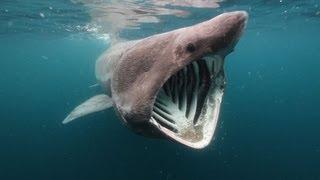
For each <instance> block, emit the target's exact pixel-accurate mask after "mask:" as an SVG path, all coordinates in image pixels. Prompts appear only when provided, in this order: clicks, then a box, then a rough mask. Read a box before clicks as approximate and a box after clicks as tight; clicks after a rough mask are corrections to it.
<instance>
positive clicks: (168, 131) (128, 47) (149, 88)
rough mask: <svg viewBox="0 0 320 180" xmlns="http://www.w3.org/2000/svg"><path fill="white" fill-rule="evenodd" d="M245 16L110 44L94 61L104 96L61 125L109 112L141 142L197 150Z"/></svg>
mask: <svg viewBox="0 0 320 180" xmlns="http://www.w3.org/2000/svg"><path fill="white" fill-rule="evenodd" d="M247 19H248V14H247V13H246V12H245V11H235V12H228V13H223V14H221V15H218V16H216V17H214V18H212V19H210V20H208V21H205V22H202V23H199V24H196V25H193V26H190V27H185V28H181V29H177V30H173V31H170V32H166V33H162V34H157V35H153V36H150V37H147V38H144V39H140V40H134V41H128V42H119V43H117V44H114V45H112V47H110V48H109V49H108V50H107V51H106V52H104V53H103V54H102V55H101V56H100V57H99V58H98V60H97V62H96V69H95V70H96V78H97V80H98V82H99V84H100V85H101V86H102V88H103V89H104V92H105V93H104V94H99V95H96V96H94V97H92V98H90V99H88V100H87V101H85V102H83V103H82V104H81V105H79V106H78V107H76V108H75V109H74V110H73V111H72V112H71V113H70V114H69V115H68V116H67V117H66V119H65V120H64V121H63V123H64V124H65V123H69V122H70V121H73V120H74V119H77V118H79V117H82V116H84V115H87V114H90V113H93V112H97V111H101V110H104V109H107V108H109V107H112V106H113V107H114V108H115V109H116V112H118V114H119V116H120V117H121V119H122V121H123V122H124V124H125V125H126V126H128V127H129V128H130V129H132V130H133V131H134V132H136V133H138V134H140V135H144V136H147V137H154V138H166V139H171V140H174V141H176V142H178V143H181V144H183V145H186V146H189V147H192V148H196V149H200V148H204V147H206V146H207V145H208V144H209V143H210V141H211V139H212V137H213V134H214V131H215V128H216V125H217V120H218V116H219V111H220V105H221V101H222V96H223V93H224V89H225V86H226V80H225V73H224V68H223V66H224V61H225V57H226V56H227V55H228V54H230V53H231V52H232V51H233V49H234V47H235V45H236V44H237V42H238V40H239V39H240V36H241V35H242V33H243V30H244V28H245V25H246V22H247Z"/></svg>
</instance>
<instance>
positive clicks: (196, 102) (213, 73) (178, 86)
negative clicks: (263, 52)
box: [150, 55, 225, 148]
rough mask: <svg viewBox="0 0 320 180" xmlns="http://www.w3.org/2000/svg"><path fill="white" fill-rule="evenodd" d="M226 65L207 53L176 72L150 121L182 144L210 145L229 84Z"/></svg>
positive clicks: (191, 145) (163, 89)
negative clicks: (226, 81)
mask: <svg viewBox="0 0 320 180" xmlns="http://www.w3.org/2000/svg"><path fill="white" fill-rule="evenodd" d="M223 64H224V60H223V58H222V57H220V56H218V55H210V56H205V57H203V58H200V59H199V60H196V61H193V62H192V63H190V64H189V65H187V66H185V67H184V68H183V69H181V70H179V71H178V72H177V73H176V74H174V75H172V76H171V77H170V78H169V79H168V80H167V81H166V82H165V84H164V85H163V86H162V87H161V89H160V90H159V92H158V95H157V97H156V101H155V103H154V107H153V111H152V117H151V119H150V122H151V123H152V124H153V125H155V126H156V127H157V128H158V129H159V130H160V131H161V132H163V133H164V134H166V135H167V136H169V137H171V138H172V139H174V140H176V141H178V142H180V143H182V144H185V145H188V146H190V147H193V148H203V147H204V146H206V145H208V144H209V143H210V141H211V139H212V136H213V133H214V130H215V127H216V124H217V120H218V116H219V110H220V104H221V99H222V95H223V91H224V87H225V76H224V70H223Z"/></svg>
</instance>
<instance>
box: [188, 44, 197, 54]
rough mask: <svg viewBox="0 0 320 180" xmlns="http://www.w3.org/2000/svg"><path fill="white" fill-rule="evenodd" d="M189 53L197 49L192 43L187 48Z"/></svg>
mask: <svg viewBox="0 0 320 180" xmlns="http://www.w3.org/2000/svg"><path fill="white" fill-rule="evenodd" d="M186 49H187V51H188V52H191V53H192V52H194V51H195V50H196V47H195V46H194V45H193V44H192V43H189V44H188V45H187V47H186Z"/></svg>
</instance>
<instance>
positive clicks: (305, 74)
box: [0, 0, 320, 180]
mask: <svg viewBox="0 0 320 180" xmlns="http://www.w3.org/2000/svg"><path fill="white" fill-rule="evenodd" d="M319 6H320V1H312V0H309V1H293V0H292V1H286V0H282V1H264V0H261V1H254V2H253V1H227V2H224V3H221V7H220V8H217V9H199V8H198V9H197V8H186V7H183V8H182V9H186V10H188V11H190V12H191V14H190V16H188V17H184V18H181V17H172V16H170V15H168V16H161V17H160V19H161V22H160V23H156V24H143V25H141V29H140V30H123V31H121V36H123V37H124V38H127V39H136V38H142V37H146V36H148V35H151V34H155V33H160V32H164V31H168V30H172V29H175V28H179V27H183V26H187V25H191V24H194V23H197V22H201V21H203V20H206V19H209V18H211V17H213V16H215V15H216V14H219V13H221V12H223V11H231V10H239V9H240V10H247V11H248V12H249V14H250V20H249V23H248V27H247V30H246V33H245V34H244V36H243V38H242V39H241V41H240V42H239V44H238V45H237V47H236V50H235V52H234V53H232V54H231V55H230V56H228V58H227V63H226V72H227V75H228V86H227V90H226V93H225V96H224V101H223V105H222V110H221V115H220V120H219V124H218V128H217V131H216V133H215V140H214V141H213V142H212V143H211V144H210V146H209V147H207V148H205V149H203V150H193V149H189V148H186V147H184V146H181V145H179V144H177V143H172V142H169V141H166V140H154V139H148V138H145V137H141V136H138V135H135V134H134V133H133V132H131V131H130V130H128V129H127V128H126V127H124V126H123V125H122V124H121V123H120V121H119V119H118V118H117V116H116V114H115V113H114V111H113V110H112V109H109V110H107V111H104V112H100V113H97V114H93V115H89V116H87V117H85V118H83V119H82V120H79V121H77V122H74V123H72V124H68V125H62V123H61V121H62V120H63V119H64V118H65V116H66V115H67V114H68V113H69V111H70V110H72V109H73V108H74V107H75V106H76V105H78V104H79V103H80V102H82V101H84V100H85V99H87V98H88V97H90V96H92V95H95V94H97V93H98V92H99V91H100V90H99V88H89V86H90V85H92V84H94V83H95V82H96V80H95V77H94V63H95V59H96V58H97V57H98V56H99V55H100V54H101V53H102V52H103V51H104V50H105V49H107V48H108V43H107V42H106V41H105V40H103V39H101V38H98V37H97V34H94V35H93V34H92V33H90V32H88V31H87V30H86V29H85V28H84V27H85V26H86V25H87V24H88V23H89V22H90V21H92V16H90V15H89V11H90V9H88V7H87V6H85V5H84V4H74V3H71V2H70V1H67V0H56V1H40V0H32V1H31V0H30V1H28V2H25V1H21V0H10V1H9V0H1V1H0V55H1V57H0V59H1V60H0V72H1V76H0V100H1V105H0V179H3V180H6V179H19V180H22V179H30V180H35V179H42V180H43V179H46V180H49V179H68V180H69V179H290V180H292V179H308V180H311V179H320V140H319V139H320V114H319V103H320V80H319V77H320V44H319V42H320V35H319V32H320V7H319ZM49 7H52V9H51V8H49ZM40 12H41V13H43V14H44V15H45V17H41V15H39V13H40Z"/></svg>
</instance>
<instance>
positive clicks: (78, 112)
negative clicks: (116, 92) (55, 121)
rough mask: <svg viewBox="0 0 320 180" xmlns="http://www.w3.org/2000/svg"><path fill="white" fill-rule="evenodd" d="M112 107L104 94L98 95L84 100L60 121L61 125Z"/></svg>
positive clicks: (109, 99) (108, 98) (110, 101)
mask: <svg viewBox="0 0 320 180" xmlns="http://www.w3.org/2000/svg"><path fill="white" fill-rule="evenodd" d="M111 106H112V100H111V98H110V97H109V96H107V95H105V94H99V95H96V96H93V97H91V98H90V99H88V100H86V101H85V102H83V103H82V104H80V105H79V106H77V107H76V108H74V110H72V111H71V113H70V114H69V115H68V116H67V117H66V118H65V119H64V120H63V121H62V123H63V124H66V123H69V122H70V121H73V120H75V119H77V118H79V117H82V116H85V115H87V114H91V113H94V112H98V111H102V110H105V109H107V108H109V107H111Z"/></svg>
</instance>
